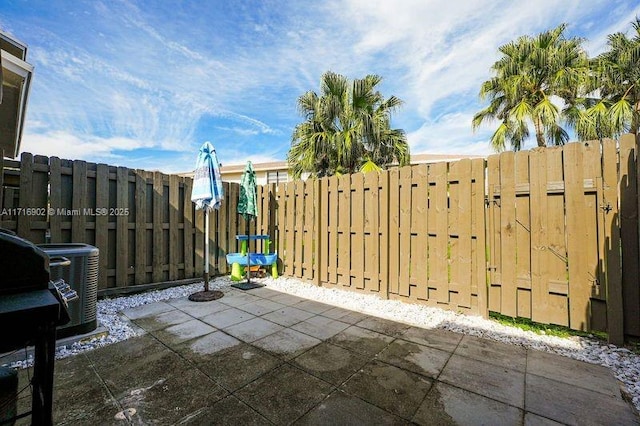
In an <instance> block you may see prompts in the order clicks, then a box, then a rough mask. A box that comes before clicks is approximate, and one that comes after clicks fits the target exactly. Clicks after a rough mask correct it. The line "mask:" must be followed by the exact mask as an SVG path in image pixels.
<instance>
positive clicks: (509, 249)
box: [500, 152, 518, 317]
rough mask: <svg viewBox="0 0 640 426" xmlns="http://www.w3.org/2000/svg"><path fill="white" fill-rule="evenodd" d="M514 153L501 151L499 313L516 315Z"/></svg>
mask: <svg viewBox="0 0 640 426" xmlns="http://www.w3.org/2000/svg"><path fill="white" fill-rule="evenodd" d="M516 225H517V224H516V193H515V155H514V153H513V152H504V153H502V154H500V252H501V254H502V256H501V259H500V264H501V268H500V269H501V279H502V282H501V297H500V312H501V313H503V314H504V315H508V316H510V317H515V316H516V315H517V313H518V312H517V309H516V306H517V305H516V301H517V291H518V287H517V282H516Z"/></svg>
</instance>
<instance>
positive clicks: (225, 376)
mask: <svg viewBox="0 0 640 426" xmlns="http://www.w3.org/2000/svg"><path fill="white" fill-rule="evenodd" d="M282 363H283V361H282V360H281V359H279V358H277V357H276V356H274V355H271V354H269V353H268V352H265V351H263V350H262V349H259V348H257V347H255V346H252V345H248V344H246V343H242V344H240V345H238V346H235V347H233V348H230V349H228V350H224V351H220V352H218V353H216V356H212V357H209V358H208V359H206V360H203V361H199V362H198V363H197V365H198V368H200V370H201V371H203V372H204V373H205V374H206V375H207V376H209V377H211V378H212V379H213V380H215V381H216V383H219V384H220V385H221V386H222V387H224V388H225V389H227V390H228V391H230V392H233V391H236V390H237V389H239V388H241V387H243V386H245V385H247V384H249V383H251V382H253V381H254V380H256V379H257V378H258V377H260V376H262V375H263V374H265V373H267V372H269V371H271V370H273V369H274V368H276V367H278V366H280V365H282Z"/></svg>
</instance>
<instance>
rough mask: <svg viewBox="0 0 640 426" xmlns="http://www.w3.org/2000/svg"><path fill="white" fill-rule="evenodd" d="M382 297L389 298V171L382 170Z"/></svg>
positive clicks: (380, 207)
mask: <svg viewBox="0 0 640 426" xmlns="http://www.w3.org/2000/svg"><path fill="white" fill-rule="evenodd" d="M378 182H379V185H380V193H379V202H380V204H379V214H380V258H379V260H380V297H382V298H384V299H388V298H389V208H390V205H389V203H390V201H389V172H388V171H383V172H380V177H379V181H378Z"/></svg>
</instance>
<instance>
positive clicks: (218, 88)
mask: <svg viewBox="0 0 640 426" xmlns="http://www.w3.org/2000/svg"><path fill="white" fill-rule="evenodd" d="M636 15H640V3H638V2H637V1H633V0H626V1H623V0H589V1H585V0H563V1H557V0H539V1H535V2H525V1H511V0H504V1H501V0H475V1H465V0H446V1H444V0H432V1H425V0H422V1H419V0H416V1H411V0H396V1H391V0H388V1H382V0H378V1H376V0H336V1H334V0H329V1H324V2H310V1H277V0H274V1H257V0H255V1H234V0H200V1H179V0H174V1H165V0H155V1H143V0H108V1H106V0H105V1H95V0H86V1H85V0H36V1H32V0H2V4H1V5H0V29H2V30H3V31H5V32H8V33H9V34H12V35H14V36H15V37H17V38H18V39H19V40H21V41H23V42H24V43H26V44H27V45H28V46H29V51H28V61H29V62H30V63H31V64H33V65H34V66H35V72H34V82H33V86H32V89H31V96H30V99H29V106H28V111H27V118H26V127H25V132H24V135H23V141H22V151H28V152H32V153H34V154H43V155H50V156H53V155H56V156H59V157H61V158H69V159H84V160H87V161H92V162H104V163H108V164H113V165H119V166H127V167H131V168H144V169H149V170H156V169H158V170H162V171H165V172H169V173H171V172H182V171H188V170H192V169H193V167H194V165H195V156H196V153H197V150H198V147H199V146H200V145H201V144H202V143H203V142H204V141H207V140H209V141H211V142H212V143H213V144H214V146H215V147H216V150H217V153H218V158H219V160H220V162H221V163H222V164H223V165H231V164H242V163H244V162H245V161H246V160H247V159H251V160H253V161H254V162H261V161H275V160H284V159H285V158H286V154H287V151H288V149H289V146H290V143H291V132H292V130H293V128H294V126H295V125H296V124H297V123H299V122H300V121H301V119H302V118H301V117H300V116H299V115H298V112H297V110H296V100H297V98H298V97H299V96H300V95H301V94H303V93H304V92H306V91H307V90H316V91H317V90H318V89H319V81H320V76H321V75H322V73H323V72H325V71H327V70H331V71H334V72H338V73H341V74H345V75H347V76H348V77H350V78H358V77H363V76H364V75H366V74H370V73H372V74H379V75H381V76H382V77H383V78H384V81H383V82H382V84H381V91H382V93H383V94H384V95H385V96H387V97H388V96H390V95H392V94H393V95H396V96H398V97H400V98H401V99H402V100H404V102H405V103H404V105H403V107H402V109H401V110H400V111H399V112H398V113H397V114H396V115H395V116H394V119H393V123H392V124H393V126H394V127H398V128H402V129H404V130H405V131H406V132H407V136H408V140H409V143H410V145H411V150H412V153H414V154H417V153H426V152H428V153H465V154H489V153H491V150H490V148H489V145H488V142H487V141H488V138H489V136H490V134H491V132H492V129H491V128H490V127H483V128H482V129H481V130H479V131H478V132H476V133H475V134H474V133H473V132H472V130H471V118H472V116H473V114H474V113H475V112H477V111H478V110H479V109H480V108H481V107H482V105H481V104H480V103H479V100H478V96H477V93H478V90H479V87H480V84H481V83H482V81H484V80H486V79H488V78H489V77H490V71H489V69H490V66H491V64H492V63H493V62H495V60H496V59H497V57H498V54H497V48H498V46H500V45H501V44H504V43H506V42H508V41H510V40H513V39H515V38H516V37H518V36H520V35H523V34H536V33H538V32H540V31H543V30H546V29H549V28H552V27H555V26H556V25H558V24H560V23H562V22H566V23H568V24H569V27H568V35H570V36H579V37H583V38H586V39H587V42H586V43H585V47H586V48H587V50H588V52H589V54H591V55H596V54H598V53H600V52H601V51H602V50H603V49H604V48H605V44H606V36H607V34H610V33H613V32H617V31H623V32H627V31H629V30H630V29H631V25H630V22H631V21H632V20H633V19H634V17H635V16H636ZM528 146H533V141H530V142H529V145H528Z"/></svg>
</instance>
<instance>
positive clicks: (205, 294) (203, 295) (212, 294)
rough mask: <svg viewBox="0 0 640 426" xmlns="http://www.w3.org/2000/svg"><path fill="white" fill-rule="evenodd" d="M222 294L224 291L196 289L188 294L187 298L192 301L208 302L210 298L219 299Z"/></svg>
mask: <svg viewBox="0 0 640 426" xmlns="http://www.w3.org/2000/svg"><path fill="white" fill-rule="evenodd" d="M222 296H224V293H223V292H221V291H220V290H210V291H198V292H196V293H193V294H190V295H189V300H191V301H192V302H210V301H212V300H216V299H220V298H221V297H222Z"/></svg>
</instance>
